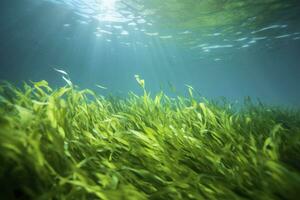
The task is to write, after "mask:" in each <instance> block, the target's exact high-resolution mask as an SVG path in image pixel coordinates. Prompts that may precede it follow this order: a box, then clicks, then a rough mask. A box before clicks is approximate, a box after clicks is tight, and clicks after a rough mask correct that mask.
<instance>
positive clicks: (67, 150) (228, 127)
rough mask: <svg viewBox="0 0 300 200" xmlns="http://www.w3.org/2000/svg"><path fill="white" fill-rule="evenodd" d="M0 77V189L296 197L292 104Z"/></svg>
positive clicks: (299, 140) (299, 125)
mask: <svg viewBox="0 0 300 200" xmlns="http://www.w3.org/2000/svg"><path fill="white" fill-rule="evenodd" d="M136 79H137V81H138V83H139V84H140V86H141V87H142V89H143V90H144V94H143V95H136V94H134V93H131V94H129V95H128V97H127V98H123V99H119V98H114V97H104V96H100V95H98V94H96V93H95V92H93V91H91V90H87V89H86V90H79V89H78V88H76V87H75V86H73V85H72V84H71V83H69V85H66V86H64V87H60V88H57V89H55V90H53V89H51V88H50V87H49V85H48V83H47V82H46V81H41V82H35V83H31V84H24V87H22V88H17V87H15V86H13V85H11V84H8V83H6V84H2V85H1V87H0V138H1V139H0V160H1V165H0V184H1V185H0V186H1V196H0V197H1V199H66V200H67V199H103V200H114V199H122V200H126V199H129V200H143V199H165V200H167V199H195V200H199V199H200V200H201V199H203V200H204V199H205V200H206V199H217V200H220V199H228V200H234V199H255V200H258V199H262V200H268V199H269V200H271V199H272V200H274V199H286V200H289V199H297V197H298V196H299V195H300V173H299V172H300V164H299V163H300V112H299V110H295V109H294V110H292V109H287V108H283V107H279V106H277V107H275V106H268V105H265V104H262V103H252V102H251V101H249V100H248V101H246V102H245V104H243V106H241V107H240V108H235V107H234V106H233V105H232V104H231V103H230V102H223V103H220V102H219V103H217V102H214V101H209V100H205V99H204V98H202V99H201V100H200V99H199V98H197V97H195V96H194V94H193V88H191V87H189V88H188V89H189V97H177V98H175V99H173V98H170V97H168V96H167V95H165V94H164V93H163V92H161V93H158V94H157V95H156V96H155V97H151V96H150V95H149V93H148V92H147V91H146V89H145V87H144V86H145V84H144V81H143V80H141V79H140V78H139V77H138V76H137V77H136Z"/></svg>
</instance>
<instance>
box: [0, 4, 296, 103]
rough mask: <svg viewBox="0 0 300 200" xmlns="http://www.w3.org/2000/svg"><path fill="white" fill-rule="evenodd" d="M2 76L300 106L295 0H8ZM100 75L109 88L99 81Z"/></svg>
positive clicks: (1, 38)
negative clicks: (63, 73) (141, 83)
mask: <svg viewBox="0 0 300 200" xmlns="http://www.w3.org/2000/svg"><path fill="white" fill-rule="evenodd" d="M0 13H1V19H0V23H1V26H0V55H1V57H0V67H1V69H0V79H1V80H6V81H10V82H14V83H16V84H18V85H21V84H22V82H23V81H29V80H31V81H39V80H47V81H48V82H49V83H50V85H51V86H53V87H58V86H62V85H64V84H65V82H64V80H63V79H62V77H61V74H60V73H58V72H56V71H55V70H54V69H53V68H58V69H62V70H64V71H66V72H68V74H69V75H70V78H71V80H72V82H73V83H74V84H76V85H78V86H79V87H80V88H90V89H93V90H96V91H97V92H99V93H100V94H104V95H105V94H107V93H114V94H118V95H126V94H127V93H128V92H129V91H134V92H137V93H139V92H141V90H140V88H139V86H138V84H137V83H136V80H135V78H134V75H135V74H138V75H140V77H142V78H143V79H145V82H146V89H147V90H149V91H151V92H152V93H156V92H158V91H159V90H161V89H162V90H164V91H165V92H166V93H167V94H170V95H172V94H174V91H173V88H176V91H175V95H177V94H179V95H185V94H187V87H186V84H188V85H191V86H193V87H194V88H195V90H197V91H198V92H199V93H200V94H202V95H203V96H205V97H207V98H219V97H226V98H228V99H230V100H232V101H241V100H242V99H243V98H244V97H245V96H250V97H252V98H254V99H255V98H259V99H261V100H262V101H263V102H267V103H272V104H278V105H279V104H282V105H287V106H299V105H300V92H299V91H300V15H299V13H300V2H299V1H297V0H256V1H255V0H251V1H250V0H235V1H234V0H232V1H230V0H228V1H222V0H181V1H179V0H177V1H175V0H164V1H162V0H152V1H149V0H148V1H147V0H1V3H0ZM96 84H100V85H102V86H105V87H107V88H108V89H107V90H103V89H101V88H97V87H96V86H95V85H96Z"/></svg>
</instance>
